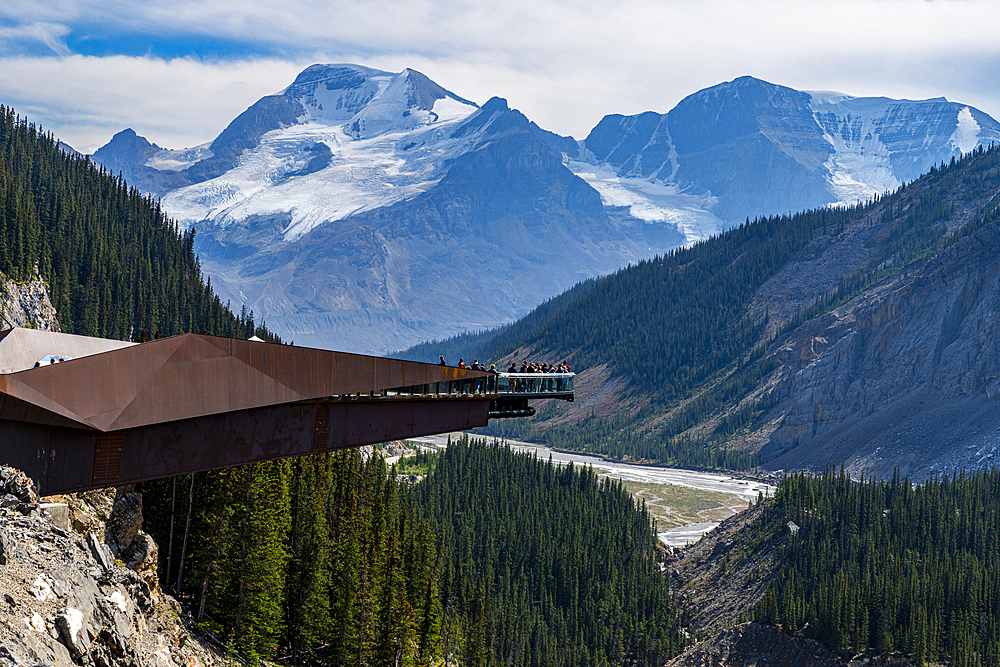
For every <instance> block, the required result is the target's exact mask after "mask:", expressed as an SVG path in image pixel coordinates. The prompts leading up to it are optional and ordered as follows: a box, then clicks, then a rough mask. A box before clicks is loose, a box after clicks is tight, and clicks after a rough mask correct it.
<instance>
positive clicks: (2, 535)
mask: <svg viewBox="0 0 1000 667" xmlns="http://www.w3.org/2000/svg"><path fill="white" fill-rule="evenodd" d="M11 546H12V542H11V539H10V535H9V534H8V533H7V531H6V530H4V529H3V527H2V526H0V565H6V564H7V561H8V560H10V557H11Z"/></svg>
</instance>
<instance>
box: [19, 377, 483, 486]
mask: <svg viewBox="0 0 1000 667" xmlns="http://www.w3.org/2000/svg"><path fill="white" fill-rule="evenodd" d="M489 407H490V400H489V398H488V397H477V396H449V397H412V398H409V397H408V398H400V397H395V398H391V399H386V398H381V399H380V398H374V399H371V400H365V399H363V398H362V399H354V400H346V401H327V402H303V403H293V404H286V405H275V406H267V407H261V408H254V409H250V410H240V411H237V412H228V413H223V414H216V415H207V416H204V417H196V418H192V419H183V420H178V421H173V422H164V423H159V424H152V425H147V426H140V427H137V428H130V429H124V430H119V431H107V432H97V431H91V430H83V429H76V428H66V427H60V426H52V425H47V424H33V423H29V422H21V421H9V420H0V449H2V450H3V456H2V458H3V462H4V463H6V464H7V465H12V466H14V467H16V468H19V469H21V470H23V471H24V472H25V473H26V474H27V475H29V476H30V477H31V478H32V479H34V480H35V482H36V484H37V487H38V489H39V490H40V492H41V493H42V494H44V495H52V494H56V493H69V492H74V491H84V490H87V489H93V488H100V487H106V486H120V485H123V484H132V483H135V482H141V481H147V480H151V479H158V478H161V477H172V476H174V475H182V474H187V473H192V472H199V471H202V470H214V469H218V468H226V467H229V466H237V465H244V464H247V463H256V462H260V461H270V460H274V459H281V458H288V457H292V456H303V455H306V454H311V453H318V452H329V451H335V450H338V449H344V448H348V447H359V446H362V445H369V444H374V443H379V442H386V441H389V440H398V439H402V438H412V437H417V436H421V435H431V434H434V433H446V432H450V431H461V430H466V429H472V428H477V427H480V426H485V425H486V423H487V421H488V412H489Z"/></svg>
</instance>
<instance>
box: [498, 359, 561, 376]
mask: <svg viewBox="0 0 1000 667" xmlns="http://www.w3.org/2000/svg"><path fill="white" fill-rule="evenodd" d="M507 372H508V373H572V372H573V371H572V370H571V369H570V367H569V364H567V363H566V362H565V361H564V362H562V363H561V364H558V365H556V366H553V365H552V364H550V363H541V364H534V363H532V364H529V363H528V362H527V361H522V362H521V368H520V369H518V367H517V364H516V363H515V362H513V361H512V362H510V368H508V369H507Z"/></svg>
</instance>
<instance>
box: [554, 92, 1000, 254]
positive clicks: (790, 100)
mask: <svg viewBox="0 0 1000 667" xmlns="http://www.w3.org/2000/svg"><path fill="white" fill-rule="evenodd" d="M998 141H1000V123H997V121H995V120H994V119H993V118H991V117H990V116H988V115H987V114H985V113H983V112H981V111H979V110H978V109H975V108H973V107H970V106H968V105H964V104H959V103H956V102H949V101H948V100H946V99H944V98H937V99H932V100H922V101H909V100H892V99H888V98H884V97H850V96H848V95H843V94H840V93H820V92H803V91H798V90H793V89H791V88H786V87H784V86H778V85H775V84H771V83H767V82H765V81H761V80H759V79H754V78H752V77H741V78H738V79H736V80H734V81H731V82H727V83H722V84H719V85H717V86H713V87H711V88H707V89H705V90H702V91H699V92H697V93H694V94H693V95H690V96H688V97H686V98H685V99H683V100H682V101H681V102H680V103H678V104H677V106H676V107H674V108H673V109H672V110H671V111H670V112H668V113H666V114H659V113H654V112H646V113H643V114H639V115H635V116H621V115H609V116H605V117H604V119H603V120H601V122H600V123H599V124H598V125H597V126H596V127H595V128H594V129H593V130H592V131H591V133H590V135H589V136H588V137H587V138H586V140H585V141H584V142H583V145H584V148H583V150H582V151H581V153H580V156H579V159H577V160H573V161H571V162H569V166H570V167H571V168H572V169H573V171H574V173H576V174H577V175H579V176H581V177H582V178H584V179H585V180H587V182H588V183H590V184H591V185H592V186H593V187H595V188H596V189H597V190H598V191H600V192H601V196H602V198H603V200H604V201H605V203H607V204H609V205H618V206H627V207H629V210H630V212H631V214H632V215H634V216H636V217H639V218H641V219H644V220H649V221H653V220H669V221H674V222H677V223H678V224H680V225H681V226H682V228H684V229H686V231H687V232H688V236H689V237H690V236H698V235H704V234H710V233H712V232H714V231H716V230H717V229H718V228H721V227H728V226H731V225H733V224H738V223H739V222H742V221H743V220H745V219H746V218H748V217H749V218H754V217H756V216H759V215H772V214H780V213H786V212H792V211H798V210H803V209H807V208H815V207H822V206H827V205H830V204H843V203H854V202H856V201H859V200H864V199H868V198H870V197H871V196H872V195H875V194H881V193H883V192H885V191H887V190H894V189H896V188H897V187H898V186H899V185H901V184H902V183H903V182H909V181H912V180H913V179H915V178H917V177H918V176H920V175H921V174H924V173H926V172H927V171H928V170H929V169H930V168H931V167H932V166H933V165H936V164H939V163H941V162H947V161H949V160H950V159H951V158H952V157H958V156H960V155H962V154H963V153H967V152H969V151H970V150H972V149H973V148H975V147H976V146H978V145H989V144H990V143H996V142H998Z"/></svg>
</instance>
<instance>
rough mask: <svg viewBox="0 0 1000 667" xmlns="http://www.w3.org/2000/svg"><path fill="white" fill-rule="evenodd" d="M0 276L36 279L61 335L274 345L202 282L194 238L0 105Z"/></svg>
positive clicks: (157, 207)
mask: <svg viewBox="0 0 1000 667" xmlns="http://www.w3.org/2000/svg"><path fill="white" fill-rule="evenodd" d="M0 273H2V274H3V276H6V277H7V278H9V279H12V280H15V281H18V282H25V281H29V280H33V279H35V278H36V277H40V278H42V279H43V280H44V281H45V282H46V283H47V284H48V286H49V289H50V296H51V299H52V305H53V306H55V308H56V312H57V314H58V318H59V323H60V325H61V327H62V330H63V331H64V332H66V333H75V334H82V335H87V336H100V337H103V338H116V339H119V340H132V341H137V340H140V339H141V338H142V337H143V335H144V334H145V336H146V337H148V338H154V337H156V336H157V335H159V336H171V335H174V334H179V333H185V332H196V333H203V332H208V333H211V334H215V335H219V336H230V337H238V338H249V337H251V336H253V335H257V336H259V337H260V338H262V339H264V340H268V341H271V342H278V338H277V337H276V336H275V335H274V334H273V333H271V332H270V331H268V329H267V327H266V326H265V325H264V323H262V322H261V323H258V322H255V321H254V316H253V313H247V312H246V311H245V310H243V311H241V312H240V313H239V314H238V315H234V314H233V313H232V312H231V311H230V309H229V307H228V306H229V304H223V303H222V302H221V301H220V299H219V297H218V296H216V295H215V294H214V292H213V290H212V286H211V282H210V281H209V282H208V284H206V283H205V282H204V281H203V278H202V273H201V267H200V264H199V262H198V258H197V257H196V256H195V254H194V232H191V231H183V230H181V229H179V228H178V227H177V225H176V224H175V223H174V222H172V221H171V220H170V219H168V218H167V216H166V215H165V214H164V212H163V211H162V209H161V208H160V205H159V203H158V202H155V201H153V200H152V199H151V198H150V197H148V196H146V195H143V194H141V193H140V192H139V191H138V190H136V189H135V188H133V187H130V186H129V185H128V184H127V183H125V181H124V180H123V179H122V178H121V176H118V177H115V176H114V175H113V174H109V173H108V172H107V171H105V169H104V168H103V167H99V166H98V165H96V164H94V163H92V162H91V161H90V159H89V158H87V157H85V156H80V155H72V154H69V153H68V152H66V151H65V150H63V149H62V147H61V146H60V144H59V143H58V142H57V141H56V140H55V139H54V138H53V137H52V136H51V135H49V134H46V133H44V132H42V131H41V130H40V129H39V128H38V127H36V126H35V125H34V124H32V123H29V122H28V121H27V120H26V119H23V118H20V117H19V116H17V115H16V114H15V112H14V110H13V109H11V108H9V107H3V106H0ZM7 326H9V325H6V324H0V327H4V328H6V327H7Z"/></svg>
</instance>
